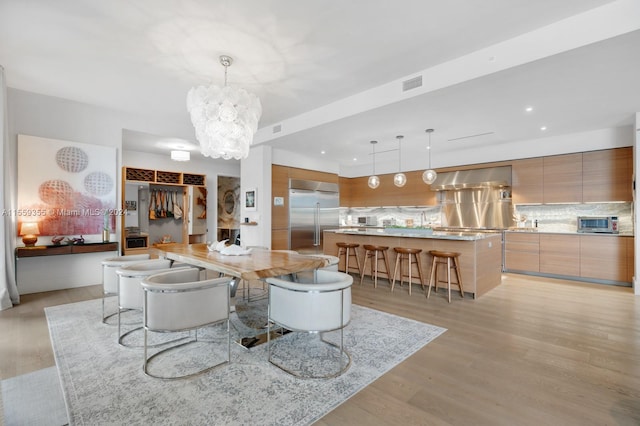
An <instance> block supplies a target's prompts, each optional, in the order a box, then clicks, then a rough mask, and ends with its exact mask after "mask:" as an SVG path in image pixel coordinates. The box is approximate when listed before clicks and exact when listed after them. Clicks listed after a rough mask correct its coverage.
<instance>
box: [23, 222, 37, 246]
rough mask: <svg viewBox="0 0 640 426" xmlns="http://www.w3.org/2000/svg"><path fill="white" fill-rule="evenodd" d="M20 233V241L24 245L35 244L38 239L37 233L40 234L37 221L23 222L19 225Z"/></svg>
mask: <svg viewBox="0 0 640 426" xmlns="http://www.w3.org/2000/svg"><path fill="white" fill-rule="evenodd" d="M20 235H22V242H23V243H24V245H25V246H26V247H33V246H35V245H36V242H37V241H38V237H37V235H40V230H39V229H38V222H23V223H22V224H21V225H20Z"/></svg>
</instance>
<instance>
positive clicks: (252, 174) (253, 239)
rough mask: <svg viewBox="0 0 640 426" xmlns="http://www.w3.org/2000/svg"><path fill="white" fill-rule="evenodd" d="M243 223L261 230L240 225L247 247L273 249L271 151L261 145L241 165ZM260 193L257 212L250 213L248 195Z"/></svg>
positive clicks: (241, 236)
mask: <svg viewBox="0 0 640 426" xmlns="http://www.w3.org/2000/svg"><path fill="white" fill-rule="evenodd" d="M240 187H241V191H242V193H241V195H240V202H241V204H242V209H241V211H240V222H243V221H244V218H249V221H253V222H257V226H246V225H242V224H241V225H240V241H241V244H242V245H243V246H265V247H271V147H269V146H267V145H259V146H254V147H253V148H251V151H250V152H249V157H247V158H246V159H244V160H242V162H241V176H240ZM254 188H255V189H256V210H255V211H253V210H247V209H246V208H245V204H244V200H245V198H244V196H245V191H246V190H247V189H254Z"/></svg>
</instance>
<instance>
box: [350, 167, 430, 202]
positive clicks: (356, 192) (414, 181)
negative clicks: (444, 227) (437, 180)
mask: <svg viewBox="0 0 640 426" xmlns="http://www.w3.org/2000/svg"><path fill="white" fill-rule="evenodd" d="M405 175H407V184H406V185H405V186H403V187H402V188H398V187H396V186H395V185H394V184H393V174H385V175H380V186H379V187H378V188H376V189H371V188H369V185H368V181H369V176H362V177H357V178H350V179H340V206H341V207H379V206H435V205H437V204H438V201H437V197H436V194H437V192H436V191H432V190H431V186H430V185H427V184H426V183H424V182H423V181H422V170H419V171H412V172H405Z"/></svg>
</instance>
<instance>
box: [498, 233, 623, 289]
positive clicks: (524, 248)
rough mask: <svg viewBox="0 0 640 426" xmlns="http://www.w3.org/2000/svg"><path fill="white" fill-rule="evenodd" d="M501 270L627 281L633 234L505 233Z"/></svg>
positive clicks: (595, 279)
mask: <svg viewBox="0 0 640 426" xmlns="http://www.w3.org/2000/svg"><path fill="white" fill-rule="evenodd" d="M504 270H505V271H511V272H527V273H533V274H536V273H539V274H544V275H557V276H563V277H576V278H583V279H585V280H593V281H596V282H597V281H610V282H617V283H630V282H632V281H633V274H634V237H632V236H618V235H570V234H552V233H524V232H506V233H505V237H504Z"/></svg>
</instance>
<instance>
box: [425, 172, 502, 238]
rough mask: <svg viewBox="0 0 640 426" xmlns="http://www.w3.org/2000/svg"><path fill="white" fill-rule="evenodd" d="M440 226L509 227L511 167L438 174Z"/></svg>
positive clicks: (436, 182)
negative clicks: (441, 223) (441, 221)
mask: <svg viewBox="0 0 640 426" xmlns="http://www.w3.org/2000/svg"><path fill="white" fill-rule="evenodd" d="M431 189H432V190H435V191H440V193H439V194H438V198H439V201H440V203H441V205H442V218H443V224H445V225H446V226H447V227H449V228H470V229H507V228H509V227H511V226H512V225H513V212H512V206H511V166H503V167H491V168H486V169H473V170H459V171H455V172H447V173H440V174H438V177H437V178H436V181H435V182H434V183H433V184H432V185H431Z"/></svg>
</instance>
